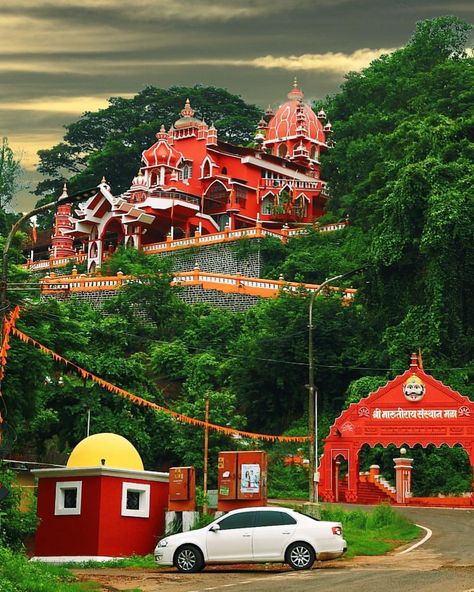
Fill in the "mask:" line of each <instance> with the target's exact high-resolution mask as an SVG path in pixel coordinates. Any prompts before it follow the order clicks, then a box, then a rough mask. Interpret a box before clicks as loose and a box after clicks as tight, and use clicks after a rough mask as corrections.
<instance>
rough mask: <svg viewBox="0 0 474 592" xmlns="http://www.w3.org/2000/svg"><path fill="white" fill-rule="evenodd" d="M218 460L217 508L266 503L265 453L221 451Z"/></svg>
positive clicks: (229, 508)
mask: <svg viewBox="0 0 474 592" xmlns="http://www.w3.org/2000/svg"><path fill="white" fill-rule="evenodd" d="M217 463H218V464H217V467H218V500H217V510H218V511H223V512H227V511H229V510H234V509H236V508H245V507H250V506H265V505H266V504H267V453H266V452H263V451H261V450H256V451H251V450H246V451H231V452H220V453H219V458H218V461H217ZM170 480H171V478H170Z"/></svg>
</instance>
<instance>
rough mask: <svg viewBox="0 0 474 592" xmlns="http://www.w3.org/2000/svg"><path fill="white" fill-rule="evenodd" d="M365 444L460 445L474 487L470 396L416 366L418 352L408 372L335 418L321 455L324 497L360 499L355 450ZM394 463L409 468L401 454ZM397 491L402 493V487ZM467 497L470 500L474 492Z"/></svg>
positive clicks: (402, 470)
mask: <svg viewBox="0 0 474 592" xmlns="http://www.w3.org/2000/svg"><path fill="white" fill-rule="evenodd" d="M365 444H368V445H369V446H375V445H377V444H380V445H382V446H388V445H389V444H394V445H395V446H398V447H400V446H404V445H407V446H410V447H411V446H414V445H415V444H420V445H421V446H428V445H429V444H434V445H435V446H441V445H443V444H446V445H448V446H451V447H452V446H455V445H460V446H462V447H463V448H464V450H465V451H466V453H467V454H468V456H469V459H470V463H471V467H472V470H473V480H472V488H471V489H472V491H473V492H474V402H472V401H471V400H470V399H468V398H467V397H464V396H462V395H460V394H459V393H458V392H455V391H453V390H452V389H450V388H449V387H448V386H446V385H444V384H443V383H442V382H440V381H439V380H436V379H435V378H433V377H432V376H431V375H430V374H427V373H426V372H425V371H424V370H423V369H422V368H421V367H420V366H419V363H418V358H417V355H416V354H413V355H412V357H411V363H410V368H409V369H408V370H407V371H406V372H404V373H403V374H401V375H400V376H397V377H396V378H395V379H394V380H392V381H390V382H388V383H387V384H386V385H385V386H384V387H382V388H380V389H378V390H377V391H376V392H374V393H371V394H370V395H369V396H368V397H365V398H364V399H361V400H360V401H359V402H358V403H357V404H356V403H352V404H351V405H350V406H349V408H348V409H346V410H345V411H343V413H342V414H341V415H340V416H339V417H338V418H337V420H336V421H335V422H334V424H333V426H332V427H331V429H330V432H329V436H328V437H327V438H326V440H325V444H324V451H323V455H322V457H321V460H320V483H319V494H320V497H321V498H322V499H324V500H325V501H330V502H338V501H340V502H352V503H357V502H358V501H360V499H359V498H360V495H359V487H360V483H361V476H360V475H359V454H360V451H361V448H362V446H364V445H365ZM342 460H344V461H346V462H347V484H345V487H344V488H342V487H340V483H341V482H340V479H339V466H340V463H341V461H342ZM395 464H396V468H398V470H397V472H399V473H400V475H401V476H402V477H403V476H404V473H405V472H407V471H408V470H409V468H410V467H409V466H407V463H406V462H404V459H395ZM397 493H398V495H400V491H398V492H397ZM402 493H403V492H402ZM404 493H405V494H406V492H404ZM402 498H403V500H404V501H406V500H405V497H403V496H402ZM394 501H397V500H396V499H395V498H394ZM398 501H399V500H398ZM470 503H471V505H474V493H471V496H470Z"/></svg>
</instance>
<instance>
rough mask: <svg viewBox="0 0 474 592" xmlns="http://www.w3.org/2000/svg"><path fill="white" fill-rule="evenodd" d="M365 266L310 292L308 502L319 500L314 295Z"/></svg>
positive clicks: (330, 279) (328, 280) (337, 277)
mask: <svg viewBox="0 0 474 592" xmlns="http://www.w3.org/2000/svg"><path fill="white" fill-rule="evenodd" d="M364 269H365V267H360V268H358V269H353V270H352V271H348V272H347V273H342V274H339V275H335V276H334V277H332V278H329V279H327V280H325V281H324V282H323V283H322V284H321V285H320V286H318V287H317V288H316V289H315V290H314V292H311V296H310V299H309V310H308V432H309V437H310V440H309V475H308V492H309V501H310V502H314V501H315V502H316V503H318V502H319V472H318V468H319V462H318V391H317V388H316V386H315V384H314V359H313V329H314V325H313V304H314V300H315V298H316V296H317V295H318V294H319V293H320V292H321V290H322V289H323V288H325V287H326V286H327V285H329V284H331V283H333V282H337V281H338V280H341V279H343V278H346V277H349V276H351V275H354V274H356V273H358V272H359V271H362V270H364Z"/></svg>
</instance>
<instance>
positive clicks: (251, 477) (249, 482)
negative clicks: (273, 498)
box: [240, 464, 260, 493]
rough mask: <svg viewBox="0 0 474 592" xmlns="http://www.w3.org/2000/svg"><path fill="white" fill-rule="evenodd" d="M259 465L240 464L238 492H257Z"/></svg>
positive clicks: (258, 487) (258, 489)
mask: <svg viewBox="0 0 474 592" xmlns="http://www.w3.org/2000/svg"><path fill="white" fill-rule="evenodd" d="M259 491H260V465H257V464H242V468H241V473H240V493H259Z"/></svg>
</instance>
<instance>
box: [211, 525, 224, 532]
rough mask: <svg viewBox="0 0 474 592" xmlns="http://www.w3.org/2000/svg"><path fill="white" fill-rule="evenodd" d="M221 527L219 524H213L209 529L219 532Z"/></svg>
mask: <svg viewBox="0 0 474 592" xmlns="http://www.w3.org/2000/svg"><path fill="white" fill-rule="evenodd" d="M220 529H221V527H220V526H219V525H218V524H213V525H212V526H211V528H210V529H209V530H211V531H212V532H219V530H220Z"/></svg>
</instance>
